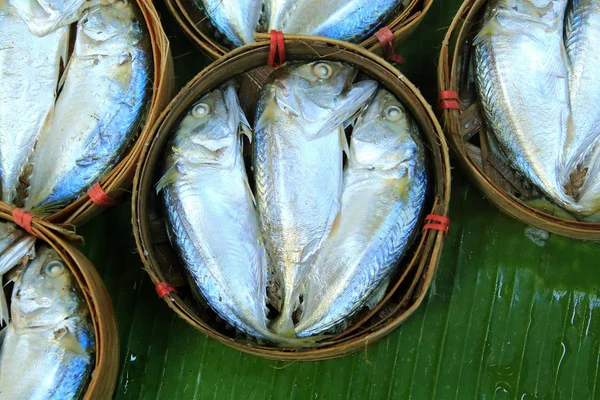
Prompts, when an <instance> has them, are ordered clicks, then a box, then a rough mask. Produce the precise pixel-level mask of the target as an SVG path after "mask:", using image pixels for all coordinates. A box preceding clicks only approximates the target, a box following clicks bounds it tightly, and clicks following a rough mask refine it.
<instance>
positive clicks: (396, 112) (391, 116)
mask: <svg viewBox="0 0 600 400" xmlns="http://www.w3.org/2000/svg"><path fill="white" fill-rule="evenodd" d="M385 118H386V119H387V120H389V121H392V122H396V121H398V120H400V118H402V110H401V109H400V107H398V106H389V107H388V108H386V109H385Z"/></svg>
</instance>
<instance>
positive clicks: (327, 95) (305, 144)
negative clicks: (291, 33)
mask: <svg viewBox="0 0 600 400" xmlns="http://www.w3.org/2000/svg"><path fill="white" fill-rule="evenodd" d="M356 73H357V70H356V69H355V68H353V67H351V66H349V65H346V64H341V63H338V62H329V61H318V62H313V63H310V64H304V65H300V66H294V67H288V68H282V69H279V70H278V71H277V72H276V73H275V75H274V77H273V78H272V79H271V80H270V82H268V83H267V85H266V86H265V87H264V88H263V92H262V94H261V98H260V101H259V111H258V114H257V119H256V120H257V123H256V127H255V143H254V160H253V165H254V176H255V180H256V193H257V204H258V211H259V215H260V221H261V229H262V232H263V237H264V239H265V244H266V248H267V253H268V254H269V257H270V261H271V263H272V268H273V270H274V272H275V275H276V277H277V279H278V280H279V283H280V286H281V288H282V296H283V302H282V309H281V310H280V312H281V315H280V317H279V319H278V321H276V323H275V325H274V327H273V328H272V329H273V330H274V331H275V332H277V333H278V334H280V335H282V336H288V337H292V336H295V333H294V330H293V323H292V314H293V313H294V311H295V309H296V307H297V305H298V298H297V297H296V298H294V297H293V293H294V291H295V290H296V288H297V286H298V285H300V283H301V282H302V280H303V271H304V269H305V268H306V266H307V265H309V264H310V263H311V262H312V260H313V257H314V256H315V255H316V253H317V251H318V250H319V249H320V247H321V244H322V243H323V241H324V240H325V238H326V237H327V235H328V234H329V231H330V229H331V226H332V225H333V222H334V220H335V218H336V216H337V214H338V211H339V208H340V194H341V188H342V162H343V159H342V149H343V148H345V147H347V145H346V138H345V135H344V130H343V126H342V124H344V122H345V121H347V120H348V119H349V118H350V117H352V116H353V115H354V114H355V113H356V112H357V111H358V110H359V109H360V108H361V107H363V105H364V104H365V103H366V102H367V100H368V99H369V98H370V97H371V96H372V95H373V93H374V91H375V89H376V88H377V83H376V82H374V81H364V82H360V83H357V84H354V85H352V81H353V80H354V78H355V76H356Z"/></svg>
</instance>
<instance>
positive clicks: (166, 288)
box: [156, 282, 177, 298]
mask: <svg viewBox="0 0 600 400" xmlns="http://www.w3.org/2000/svg"><path fill="white" fill-rule="evenodd" d="M156 293H157V294H158V297H160V298H163V297H165V296H166V295H168V294H169V293H175V294H177V289H175V286H173V285H171V284H170V283H168V282H161V283H159V284H158V285H156Z"/></svg>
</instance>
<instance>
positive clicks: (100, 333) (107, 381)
mask: <svg viewBox="0 0 600 400" xmlns="http://www.w3.org/2000/svg"><path fill="white" fill-rule="evenodd" d="M5 221H9V222H15V221H14V219H13V216H12V215H11V213H10V212H7V208H6V207H1V208H0V223H4V222H5ZM33 226H34V228H33V231H34V232H35V234H36V236H37V237H38V240H40V241H42V242H44V243H46V244H48V245H49V246H51V247H52V248H53V249H54V250H56V252H58V254H59V255H60V256H61V257H62V259H63V260H64V261H65V264H66V265H67V267H68V268H69V270H70V271H71V273H72V274H73V276H74V277H75V279H76V280H77V283H78V285H79V287H80V288H81V292H82V293H83V295H84V298H85V301H86V303H87V306H88V308H89V310H90V317H91V319H92V322H93V324H94V333H95V340H96V355H95V357H96V359H95V365H94V370H93V371H92V374H91V377H90V382H89V384H88V388H87V391H86V392H85V396H84V399H86V400H96V399H110V398H112V394H113V391H114V389H115V385H116V383H117V376H118V372H119V334H118V331H117V321H116V319H115V312H114V310H113V307H112V302H111V300H110V296H109V295H108V292H107V290H106V287H105V286H104V283H103V281H102V278H101V277H100V275H98V272H96V268H94V266H93V265H92V264H91V262H90V261H89V260H88V259H87V258H86V257H85V256H84V255H83V254H81V253H80V252H79V251H78V250H77V249H76V248H75V247H73V246H72V245H70V244H69V243H68V242H66V241H64V239H63V236H62V234H61V233H60V232H58V231H57V230H58V228H57V227H54V226H52V224H49V223H47V222H45V221H41V223H34V224H33Z"/></svg>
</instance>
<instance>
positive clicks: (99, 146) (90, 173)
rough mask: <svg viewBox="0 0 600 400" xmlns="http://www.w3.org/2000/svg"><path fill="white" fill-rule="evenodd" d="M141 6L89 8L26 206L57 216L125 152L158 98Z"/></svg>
mask: <svg viewBox="0 0 600 400" xmlns="http://www.w3.org/2000/svg"><path fill="white" fill-rule="evenodd" d="M148 46H149V43H148V40H147V34H146V32H145V29H144V27H142V25H141V23H140V22H139V19H138V17H137V12H136V10H135V8H134V5H133V4H131V3H129V2H128V0H117V1H115V2H114V3H113V4H112V5H110V6H99V7H95V8H92V9H90V10H88V11H86V12H85V14H84V16H83V18H82V19H81V20H80V21H79V23H78V26H77V38H76V40H75V50H74V53H73V55H72V56H71V59H70V60H69V64H68V66H67V68H66V71H65V77H66V78H65V79H64V85H63V87H62V90H61V92H60V95H59V97H58V100H57V103H56V107H55V111H54V118H53V121H52V124H49V125H47V126H46V129H44V130H43V131H42V133H41V134H40V136H39V140H38V143H37V145H36V150H35V152H34V156H33V158H32V165H33V169H32V173H31V176H30V186H29V192H28V197H27V199H26V200H25V208H27V209H29V210H33V211H34V212H35V213H37V214H41V215H46V214H51V213H52V212H54V211H56V210H57V209H60V208H62V207H63V206H64V205H65V204H68V203H70V202H72V201H73V200H75V199H77V198H78V197H79V196H80V195H82V194H83V193H85V192H86V191H87V190H88V189H89V188H90V187H91V186H92V185H93V184H94V183H96V182H98V180H100V179H101V178H102V177H103V176H104V175H105V174H106V173H108V172H109V171H110V169H111V168H112V167H114V166H115V165H116V164H117V163H118V162H119V160H120V159H121V157H122V156H123V155H124V153H125V150H126V149H127V147H128V145H129V144H130V143H131V142H132V140H133V139H134V138H135V136H136V134H137V132H136V131H137V127H138V126H139V124H140V122H141V120H142V118H143V116H144V113H145V112H146V110H147V105H148V104H149V101H150V98H151V87H150V85H151V78H152V75H151V64H152V60H151V55H150V54H151V53H150V49H149V47H148Z"/></svg>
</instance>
